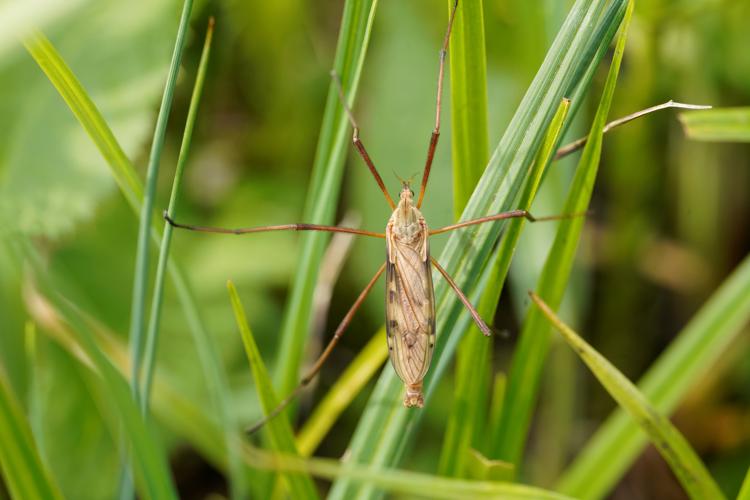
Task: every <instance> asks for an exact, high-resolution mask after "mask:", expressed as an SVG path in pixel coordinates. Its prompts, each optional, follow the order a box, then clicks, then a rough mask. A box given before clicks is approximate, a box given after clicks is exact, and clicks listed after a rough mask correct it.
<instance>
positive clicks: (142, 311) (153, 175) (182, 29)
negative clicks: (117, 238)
mask: <svg viewBox="0 0 750 500" xmlns="http://www.w3.org/2000/svg"><path fill="white" fill-rule="evenodd" d="M192 8H193V0H185V2H184V3H183V6H182V15H181V16H180V24H179V27H178V28H177V39H176V40H175V44H174V51H173V52H172V61H171V62H170V64H169V73H168V74H167V81H166V83H165V85H164V95H163V96H162V100H161V105H160V106H159V115H158V116H157V118H156V127H155V129H154V138H153V141H152V142H151V153H150V155H149V159H148V167H147V169H146V189H145V191H144V195H143V202H142V205H141V213H140V221H139V223H138V241H137V243H136V254H135V271H134V277H133V299H132V304H131V310H130V337H129V338H130V350H131V353H132V356H133V364H132V367H131V369H132V370H133V376H132V377H131V386H132V388H133V397H134V398H135V400H136V401H140V399H141V392H140V389H141V387H140V380H141V366H142V363H143V334H144V329H145V324H146V320H145V318H146V293H147V288H148V271H149V242H148V239H149V236H150V234H151V221H152V219H153V211H154V197H155V196H156V181H157V179H158V178H159V164H160V161H161V151H162V148H163V147H164V138H165V137H166V134H167V122H168V121H169V111H170V110H171V109H172V99H173V97H174V87H175V84H176V83H177V73H178V71H179V70H180V61H181V60H182V49H183V47H184V46H185V36H186V34H187V29H188V23H189V22H190V12H191V10H192Z"/></svg>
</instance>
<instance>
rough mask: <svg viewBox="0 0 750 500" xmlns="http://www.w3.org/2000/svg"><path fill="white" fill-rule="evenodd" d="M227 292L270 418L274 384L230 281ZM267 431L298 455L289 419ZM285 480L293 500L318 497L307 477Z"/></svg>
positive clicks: (270, 424) (275, 421)
mask: <svg viewBox="0 0 750 500" xmlns="http://www.w3.org/2000/svg"><path fill="white" fill-rule="evenodd" d="M227 288H228V289H229V297H230V299H231V301H232V309H233V310H234V316H235V318H236V320H237V326H238V328H239V330H240V334H241V335H242V343H243V344H244V346H245V353H246V354H247V360H248V362H249V363H250V370H251V371H252V374H253V380H255V387H256V390H257V392H258V398H259V399H260V402H261V405H262V406H263V412H264V414H266V415H268V414H269V413H270V412H271V411H273V409H274V408H276V406H277V405H278V404H279V399H278V398H277V397H276V394H275V392H274V388H273V384H272V383H271V377H270V376H269V374H268V371H267V370H266V366H265V364H264V363H263V358H261V356H260V352H259V351H258V346H257V345H256V344H255V339H254V338H253V334H252V332H251V331H250V326H248V324H247V318H246V316H245V310H244V309H243V307H242V303H241V302H240V298H239V296H238V295H237V290H236V289H235V287H234V284H232V282H231V281H229V282H227ZM265 428H266V429H267V431H268V434H269V437H270V440H271V444H272V446H273V448H274V449H275V450H277V451H280V452H283V453H289V454H293V455H298V454H299V453H298V451H297V446H296V445H295V443H294V434H292V427H291V426H290V425H289V421H288V420H287V419H286V415H284V414H283V413H282V414H280V415H278V416H276V417H275V418H272V419H271V420H269V421H268V423H267V424H266V425H265ZM286 480H287V482H288V485H289V492H290V494H291V497H292V498H317V497H318V495H317V493H316V491H315V485H314V484H313V482H312V479H310V477H309V476H308V475H306V474H287V475H286Z"/></svg>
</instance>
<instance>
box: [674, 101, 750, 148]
mask: <svg viewBox="0 0 750 500" xmlns="http://www.w3.org/2000/svg"><path fill="white" fill-rule="evenodd" d="M680 122H681V123H682V128H683V130H684V131H685V135H687V136H688V137H689V138H690V139H694V140H696V141H715V142H750V107H749V108H716V109H712V110H710V111H702V112H695V111H687V112H685V113H680Z"/></svg>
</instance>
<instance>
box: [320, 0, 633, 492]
mask: <svg viewBox="0 0 750 500" xmlns="http://www.w3.org/2000/svg"><path fill="white" fill-rule="evenodd" d="M607 4H609V5H610V8H607V9H606V11H605V7H606V6H607ZM622 5H624V0H614V1H613V2H611V3H610V2H606V1H604V0H578V1H577V2H576V3H575V4H574V6H573V7H572V9H571V10H570V13H569V15H568V17H567V18H566V20H565V22H564V23H563V26H562V27H561V29H560V32H559V34H558V36H557V38H556V40H555V41H554V43H553V45H552V47H551V48H550V50H549V52H548V54H547V57H546V59H545V61H544V63H543V64H542V66H541V68H540V70H539V72H538V74H537V76H536V77H535V79H534V81H533V83H532V85H531V87H530V88H529V90H528V92H527V93H526V96H525V97H524V98H523V100H522V101H521V104H520V105H519V108H518V111H517V112H516V114H515V116H514V118H513V120H512V121H511V124H510V126H509V127H508V129H507V130H506V133H505V135H504V136H503V138H502V139H501V141H500V144H499V145H498V147H497V149H496V151H495V154H494V155H493V156H492V158H491V159H490V162H489V164H488V167H487V169H486V170H485V173H484V174H483V176H482V179H481V180H480V182H479V184H478V187H477V189H476V190H475V191H474V194H473V195H472V197H471V199H470V200H469V203H468V204H467V208H466V210H465V211H464V213H463V216H462V218H463V219H468V218H472V217H480V216H483V215H487V214H489V213H497V212H500V211H503V210H508V209H511V208H515V207H514V206H513V205H514V201H515V199H516V195H517V193H518V192H519V189H520V186H521V185H522V183H523V182H524V180H525V174H526V172H527V168H528V165H530V164H531V163H532V161H533V158H534V156H535V155H536V153H537V151H538V149H539V147H540V145H541V141H542V138H543V136H544V132H545V131H546V129H547V127H548V124H549V122H550V121H551V120H552V117H553V115H554V113H555V111H556V109H557V107H558V105H559V103H560V100H561V99H562V98H563V97H564V96H565V95H570V94H573V93H574V92H576V89H581V88H585V86H586V85H587V83H588V80H587V79H586V78H587V76H588V75H589V74H590V71H589V68H590V67H591V66H592V65H595V64H596V63H598V61H599V59H600V58H601V57H603V55H604V51H602V50H599V47H600V46H601V45H602V44H607V45H608V44H609V41H610V38H608V37H610V36H611V34H613V32H614V30H612V28H613V27H614V26H617V25H619V23H620V19H621V18H622V17H621V11H620V7H621V6H622ZM500 231H501V227H499V226H497V225H492V224H485V225H483V226H477V229H476V230H474V231H473V232H472V244H471V245H466V244H465V242H466V241H465V240H466V238H465V235H461V234H458V233H455V234H454V235H452V236H451V237H450V239H449V240H448V243H447V245H446V247H445V250H444V251H443V253H442V255H441V257H440V259H439V261H440V263H441V265H443V267H444V268H445V269H446V270H448V272H449V273H451V274H452V275H453V277H454V279H455V280H456V283H458V284H459V286H461V287H462V288H464V290H465V291H468V292H469V296H470V297H474V298H476V297H475V295H476V294H475V293H472V292H474V291H476V292H481V290H482V280H481V279H480V278H481V273H482V271H483V269H484V267H485V265H486V263H487V259H488V256H489V254H490V252H491V250H492V248H493V246H494V244H495V242H496V240H497V236H498V235H499V232H500ZM485 282H486V281H485ZM477 283H479V285H478V286H477V285H476V284H477ZM475 288H476V290H475ZM449 292H450V290H448V288H447V287H446V286H445V285H444V284H443V283H442V282H441V281H437V282H436V287H435V297H436V310H437V311H438V318H437V324H438V328H439V331H441V332H443V333H440V334H438V338H437V342H436V344H435V353H434V357H433V365H432V367H431V369H430V370H431V371H430V373H429V374H428V376H427V379H426V380H425V385H426V388H427V390H426V393H425V396H426V398H425V401H426V406H427V407H428V408H429V400H430V398H431V397H432V395H433V394H434V390H435V387H436V384H437V381H439V380H440V378H441V376H442V375H443V373H445V371H446V370H447V369H448V367H449V365H450V362H451V358H452V353H453V352H454V350H455V348H456V345H457V343H458V341H459V340H460V338H461V336H462V335H463V333H464V332H465V331H466V328H467V327H468V324H469V322H470V321H471V320H470V318H468V315H466V314H463V315H461V312H462V309H460V304H458V302H457V300H456V299H454V297H453V296H452V294H450V293H449ZM446 332H449V333H446ZM401 390H402V384H400V381H399V379H398V378H397V377H396V376H395V374H394V373H393V371H392V370H389V369H386V370H384V371H383V373H382V375H381V377H380V379H379V381H378V384H377V385H376V387H375V390H374V392H373V394H372V395H371V397H370V401H369V403H368V407H367V409H366V410H365V413H364V414H363V416H362V418H361V419H360V422H359V424H358V426H357V429H356V431H355V433H354V436H353V438H352V441H351V442H350V445H349V448H348V450H347V454H346V456H345V458H344V460H345V461H346V462H347V463H354V462H358V463H367V464H371V465H372V466H373V467H384V466H391V465H393V464H395V463H398V462H399V460H400V459H401V457H402V456H403V454H404V452H405V451H406V450H407V449H408V448H409V447H410V446H411V444H412V442H413V438H414V436H415V434H416V429H417V428H418V426H419V422H420V418H421V415H422V414H423V413H424V412H414V411H408V410H406V409H405V408H403V406H402V405H401V397H400V396H399V395H400V391H401ZM354 496H358V497H359V498H373V497H378V496H379V495H378V493H377V492H376V491H375V490H374V489H373V488H371V487H359V486H358V485H354V484H353V483H352V482H351V481H348V480H339V481H337V482H336V483H334V486H333V488H332V490H331V493H330V497H331V498H334V499H344V498H352V497H354Z"/></svg>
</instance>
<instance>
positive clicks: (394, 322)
mask: <svg viewBox="0 0 750 500" xmlns="http://www.w3.org/2000/svg"><path fill="white" fill-rule="evenodd" d="M397 327H398V321H396V320H395V319H392V320H391V328H397Z"/></svg>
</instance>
